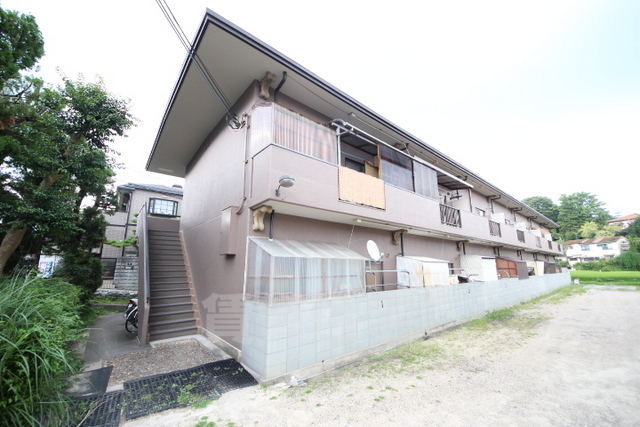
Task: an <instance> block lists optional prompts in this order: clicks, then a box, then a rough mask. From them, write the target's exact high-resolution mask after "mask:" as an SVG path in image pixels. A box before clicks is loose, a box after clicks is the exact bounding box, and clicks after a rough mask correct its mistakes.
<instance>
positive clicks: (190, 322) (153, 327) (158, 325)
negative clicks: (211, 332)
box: [149, 318, 196, 334]
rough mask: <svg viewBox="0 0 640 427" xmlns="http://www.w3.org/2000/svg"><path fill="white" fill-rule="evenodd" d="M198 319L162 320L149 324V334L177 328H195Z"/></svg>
mask: <svg viewBox="0 0 640 427" xmlns="http://www.w3.org/2000/svg"><path fill="white" fill-rule="evenodd" d="M195 327H196V319H193V318H192V319H179V320H162V321H157V322H153V323H152V322H149V332H150V333H152V334H153V333H157V332H162V331H167V330H173V329H177V328H195Z"/></svg>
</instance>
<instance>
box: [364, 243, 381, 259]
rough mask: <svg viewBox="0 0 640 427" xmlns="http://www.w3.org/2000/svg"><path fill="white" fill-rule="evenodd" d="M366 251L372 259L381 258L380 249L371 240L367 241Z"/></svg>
mask: <svg viewBox="0 0 640 427" xmlns="http://www.w3.org/2000/svg"><path fill="white" fill-rule="evenodd" d="M367 252H369V256H370V257H371V259H372V260H374V261H380V258H382V254H381V253H380V249H378V245H376V242H374V241H373V240H369V241H368V242H367Z"/></svg>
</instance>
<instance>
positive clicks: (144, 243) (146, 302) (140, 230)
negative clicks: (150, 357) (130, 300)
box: [136, 203, 151, 346]
mask: <svg viewBox="0 0 640 427" xmlns="http://www.w3.org/2000/svg"><path fill="white" fill-rule="evenodd" d="M136 229H137V230H136V234H137V235H138V251H139V253H138V257H139V262H140V264H141V265H140V267H139V273H138V274H139V276H138V277H139V280H138V300H139V303H138V311H139V313H138V341H139V342H140V345H143V346H144V345H147V343H148V342H149V309H150V307H151V285H150V282H151V281H150V279H149V237H148V236H149V231H148V230H149V228H148V225H147V204H146V203H144V204H143V205H142V207H141V208H140V212H139V214H138V226H137V227H136Z"/></svg>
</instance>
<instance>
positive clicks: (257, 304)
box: [140, 11, 570, 381]
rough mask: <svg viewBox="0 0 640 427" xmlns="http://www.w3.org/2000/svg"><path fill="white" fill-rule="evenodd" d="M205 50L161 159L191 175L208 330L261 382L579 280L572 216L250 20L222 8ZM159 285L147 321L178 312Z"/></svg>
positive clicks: (194, 254) (201, 302)
mask: <svg viewBox="0 0 640 427" xmlns="http://www.w3.org/2000/svg"><path fill="white" fill-rule="evenodd" d="M194 54H195V58H196V59H197V62H198V65H196V63H194V62H190V61H189V60H187V62H186V63H185V65H184V67H183V69H182V72H181V73H180V78H179V80H178V83H177V85H176V87H175V90H174V93H173V95H172V97H171V101H170V104H169V106H168V108H167V111H166V113H165V116H164V119H163V122H162V124H161V127H160V131H159V133H158V136H157V138H156V141H155V144H154V147H153V150H152V153H151V155H150V158H149V161H148V164H147V169H148V170H150V171H153V172H159V173H165V174H170V175H174V176H177V177H184V178H185V179H186V181H185V185H186V188H188V192H186V193H185V195H184V200H183V203H184V206H183V210H182V218H181V221H180V224H179V240H180V242H181V243H180V244H181V245H182V247H183V248H185V251H186V252H185V254H184V255H185V258H186V261H185V264H186V266H187V269H188V277H189V286H191V288H192V290H193V294H192V295H193V298H194V301H195V302H196V306H197V309H198V311H199V317H198V320H197V322H198V324H199V326H198V328H199V330H200V331H201V332H202V333H203V334H204V335H205V336H207V337H209V338H210V339H212V340H214V341H215V342H216V343H218V344H220V345H222V346H223V347H224V348H225V350H227V351H229V352H230V353H231V354H232V355H234V357H236V358H238V359H240V360H241V361H242V363H243V364H244V365H245V366H246V367H247V368H248V369H249V370H250V371H251V372H252V373H253V374H254V375H255V376H256V377H257V378H258V379H259V380H260V381H274V380H276V379H278V378H285V377H286V376H288V375H291V374H292V373H295V374H296V375H299V376H300V377H306V376H308V375H311V374H313V373H317V372H319V371H322V370H324V369H330V368H332V367H335V366H339V365H340V364H343V363H347V362H349V361H352V360H354V359H355V358H358V357H362V356H364V355H366V354H371V353H373V352H377V351H381V350H384V349H386V348H390V347H392V346H394V345H397V344H399V343H402V342H406V341H408V340H411V339H416V338H417V337H420V336H424V335H425V333H432V332H433V331H436V330H438V329H441V328H446V327H450V326H451V325H454V324H457V323H459V322H462V321H463V320H465V319H469V318H472V317H474V316H480V315H482V314H484V313H486V312H488V311H490V310H494V309H496V308H500V307H504V306H508V305H512V304H516V303H518V302H520V301H523V300H526V299H530V298H532V297H534V296H536V295H540V294H542V293H545V292H548V291H550V290H552V289H556V288H558V287H560V286H564V285H567V284H569V283H570V278H569V275H568V273H567V272H561V271H560V270H559V269H558V268H557V267H556V265H555V264H554V260H555V257H556V256H560V255H562V250H561V246H560V245H559V244H558V243H557V242H553V241H552V238H551V234H550V232H549V229H551V228H557V227H558V225H557V224H555V223H554V222H553V221H551V220H550V219H548V218H546V217H544V216H543V215H542V214H540V213H539V212H536V211H535V210H533V209H531V208H530V207H528V206H527V205H525V204H523V203H521V202H520V201H519V200H517V199H515V198H514V197H512V196H510V195H509V194H507V193H505V192H504V191H502V190H500V189H499V188H498V187H496V186H494V185H493V184H491V183H489V182H487V181H485V180H484V179H482V178H481V177H480V176H478V175H476V174H475V173H473V172H472V171H470V170H468V169H466V168H465V167H464V166H462V165H460V164H459V163H457V162H456V161H455V160H453V159H451V158H449V157H447V156H446V155H444V154H443V153H441V152H439V151H438V150H436V149H435V148H433V147H431V146H429V145H427V144H426V143H424V142H422V141H421V140H419V139H417V138H416V137H414V136H412V135H411V134H409V133H407V132H406V131H404V130H402V129H401V128H399V127H398V126H396V125H394V124H393V123H391V122H389V121H388V120H386V119H385V118H383V117H381V116H379V115H378V114H376V113H375V112H373V111H371V110H370V109H368V108H367V107H366V106H364V105H362V104H360V103H358V102H357V101H355V100H354V99H353V98H351V97H349V96H348V95H346V94H345V93H343V92H341V91H340V90H338V89H337V88H335V87H333V86H331V85H330V84H329V83H327V82H325V81H324V80H321V79H320V78H319V77H317V76H315V75H314V74H312V73H311V72H310V71H308V70H306V69H304V68H303V67H301V66H300V65H298V64H297V63H295V62H293V61H292V60H290V59H289V58H287V57H285V56H283V55H282V54H280V53H279V52H277V51H276V50H274V49H272V48H271V47H269V46H267V45H266V44H264V43H263V42H261V41H260V40H258V39H256V38H255V37H253V36H251V35H250V34H248V33H246V32H244V31H243V30H242V29H240V28H238V27H236V26H234V25H233V24H231V23H229V22H228V21H226V20H224V19H223V18H221V17H220V16H218V15H216V14H214V13H213V12H211V11H207V13H206V15H205V17H204V20H203V22H202V24H201V26H200V28H199V30H198V33H197V35H196V38H195V41H194ZM327 60H328V61H333V60H336V61H337V62H338V63H340V64H341V65H337V66H343V65H342V64H343V63H344V58H341V57H340V53H338V54H336V55H333V54H328V55H327ZM285 72H286V73H285ZM267 73H269V74H267ZM271 73H273V74H271ZM208 75H211V76H212V77H213V78H214V79H215V81H216V84H212V82H207V81H206V80H205V77H204V76H208ZM265 75H266V77H265ZM416 84H420V82H416ZM214 87H220V88H222V90H223V91H224V96H218V95H216V94H214V93H213V92H212V88H214ZM372 89H374V90H378V91H380V90H385V88H384V85H381V86H377V87H375V88H372ZM405 96H410V94H406V95H405ZM221 99H222V100H225V99H226V100H228V104H227V105H222V103H221V101H220V100H221ZM398 101H399V102H401V101H402V100H401V99H399V100H398ZM412 101H415V100H412ZM418 104H419V103H418ZM412 105H414V106H415V105H417V103H416V102H412V103H411V104H408V105H407V108H415V107H412ZM230 112H231V113H233V114H230ZM234 115H235V116H234ZM516 160H517V159H516V158H514V161H516ZM541 164H542V163H541ZM496 166H497V167H499V165H496ZM504 179H505V181H506V180H513V179H514V177H510V176H505V177H504ZM522 179H524V178H522ZM145 218H146V217H145ZM148 223H149V227H148V230H149V233H151V231H152V230H153V229H154V227H157V226H159V224H161V222H159V221H156V220H155V219H153V220H152V219H150V220H149V221H148ZM176 229H178V228H177V227H176ZM144 230H147V227H144V228H143V231H144ZM141 250H143V251H145V253H146V251H147V249H145V246H144V241H143V242H141ZM154 251H155V252H154ZM160 251H161V250H159V249H151V250H149V253H150V255H149V260H150V263H151V266H152V267H153V264H154V253H160ZM141 258H142V257H141ZM158 277H161V275H159V276H158ZM151 282H153V279H152V280H151ZM141 289H142V291H143V292H147V291H146V289H147V287H146V286H143V284H142V283H141ZM150 289H151V288H150ZM141 295H142V294H141ZM141 298H142V297H141ZM154 298H155V297H154V294H153V291H151V295H150V298H149V296H148V295H147V296H146V297H145V298H142V299H143V300H144V301H151V302H150V303H148V306H145V305H144V304H142V305H141V307H142V308H141V310H143V311H142V314H141V318H142V319H144V318H145V312H146V313H147V314H148V315H149V316H152V317H160V318H161V317H162V312H155V313H154V306H153V304H154ZM163 305H165V304H163ZM142 322H143V323H142V326H141V331H142V332H141V334H140V339H141V341H142V342H143V343H144V342H146V340H147V339H149V336H148V335H147V334H146V333H145V332H144V331H145V325H144V322H145V320H143V321H142ZM149 323H150V324H151V320H150V321H149Z"/></svg>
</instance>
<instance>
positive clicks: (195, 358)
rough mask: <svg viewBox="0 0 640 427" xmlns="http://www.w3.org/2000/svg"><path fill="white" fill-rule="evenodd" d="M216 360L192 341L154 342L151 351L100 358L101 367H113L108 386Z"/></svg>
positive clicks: (190, 339)
mask: <svg viewBox="0 0 640 427" xmlns="http://www.w3.org/2000/svg"><path fill="white" fill-rule="evenodd" d="M216 360H220V358H219V357H218V356H217V355H216V354H215V353H214V352H213V351H212V350H210V349H208V348H206V347H205V346H203V345H202V344H200V342H199V341H198V340H196V339H194V338H189V339H185V340H179V341H170V342H165V343H158V344H156V345H155V347H154V348H148V349H146V350H140V351H137V352H135V353H128V354H123V355H122V356H116V357H112V358H110V359H104V360H103V361H102V367H107V366H113V371H112V372H111V377H110V378H109V385H108V386H109V387H111V386H116V385H118V384H122V383H124V382H125V381H129V380H134V379H138V378H143V377H148V376H151V375H157V374H164V373H167V372H173V371H180V370H182V369H188V368H193V367H194V366H199V365H204V364H205V363H209V362H215V361H216Z"/></svg>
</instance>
